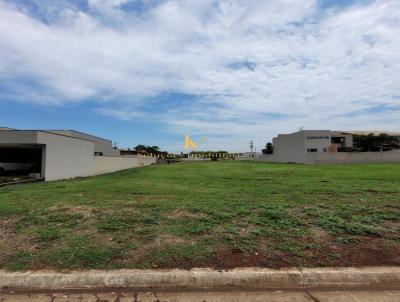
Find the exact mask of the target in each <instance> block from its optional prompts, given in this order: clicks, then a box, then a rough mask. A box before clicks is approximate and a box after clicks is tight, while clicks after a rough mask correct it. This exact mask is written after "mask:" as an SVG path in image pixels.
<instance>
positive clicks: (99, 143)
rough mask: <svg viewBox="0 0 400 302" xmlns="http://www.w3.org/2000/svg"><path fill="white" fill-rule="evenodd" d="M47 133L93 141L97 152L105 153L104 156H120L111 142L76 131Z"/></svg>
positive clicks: (52, 131)
mask: <svg viewBox="0 0 400 302" xmlns="http://www.w3.org/2000/svg"><path fill="white" fill-rule="evenodd" d="M47 132H51V133H56V134H62V135H67V136H72V137H76V138H81V139H84V140H88V141H92V142H93V143H94V151H95V152H101V153H103V155H106V156H119V150H117V149H114V148H113V143H112V141H111V140H108V139H104V138H101V137H98V136H94V135H90V134H86V133H83V132H79V131H74V130H49V131H47Z"/></svg>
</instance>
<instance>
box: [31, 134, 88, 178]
mask: <svg viewBox="0 0 400 302" xmlns="http://www.w3.org/2000/svg"><path fill="white" fill-rule="evenodd" d="M37 143H38V144H43V145H46V146H45V148H44V150H43V152H44V154H43V158H44V167H45V169H44V171H42V172H44V173H43V174H44V177H45V179H46V180H57V179H65V178H73V177H80V176H89V175H92V171H93V160H94V159H93V158H94V156H93V154H94V144H93V142H89V141H85V140H81V139H77V138H72V137H68V136H63V135H54V134H51V133H47V132H37Z"/></svg>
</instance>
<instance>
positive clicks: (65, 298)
mask: <svg viewBox="0 0 400 302" xmlns="http://www.w3.org/2000/svg"><path fill="white" fill-rule="evenodd" d="M0 301H1V302H17V301H18V302H22V301H35V302H39V301H40V302H42V301H44V302H183V301H185V302H228V301H229V302H242V301H251V302H283V301H285V302H286V301H295V302H400V290H343V291H341V290H305V289H299V290H265V291H264V290H250V291H240V290H230V291H186V292H185V291H167V292H165V291H164V292H163V291H152V292H134V291H130V292H128V291H125V292H124V291H114V292H102V291H99V292H96V291H91V292H85V291H79V292H74V291H61V292H51V291H48V292H0Z"/></svg>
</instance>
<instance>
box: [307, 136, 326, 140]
mask: <svg viewBox="0 0 400 302" xmlns="http://www.w3.org/2000/svg"><path fill="white" fill-rule="evenodd" d="M307 139H329V136H307Z"/></svg>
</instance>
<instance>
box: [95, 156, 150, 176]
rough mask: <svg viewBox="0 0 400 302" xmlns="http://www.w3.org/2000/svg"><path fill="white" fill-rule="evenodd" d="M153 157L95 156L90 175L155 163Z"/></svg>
mask: <svg viewBox="0 0 400 302" xmlns="http://www.w3.org/2000/svg"><path fill="white" fill-rule="evenodd" d="M156 161H157V159H156V158H154V157H136V156H135V157H134V156H132V157H131V156H129V157H128V156H127V157H122V156H95V157H94V161H93V172H92V175H99V174H105V173H110V172H116V171H121V170H126V169H131V168H137V167H143V166H148V165H151V164H154V163H156Z"/></svg>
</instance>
